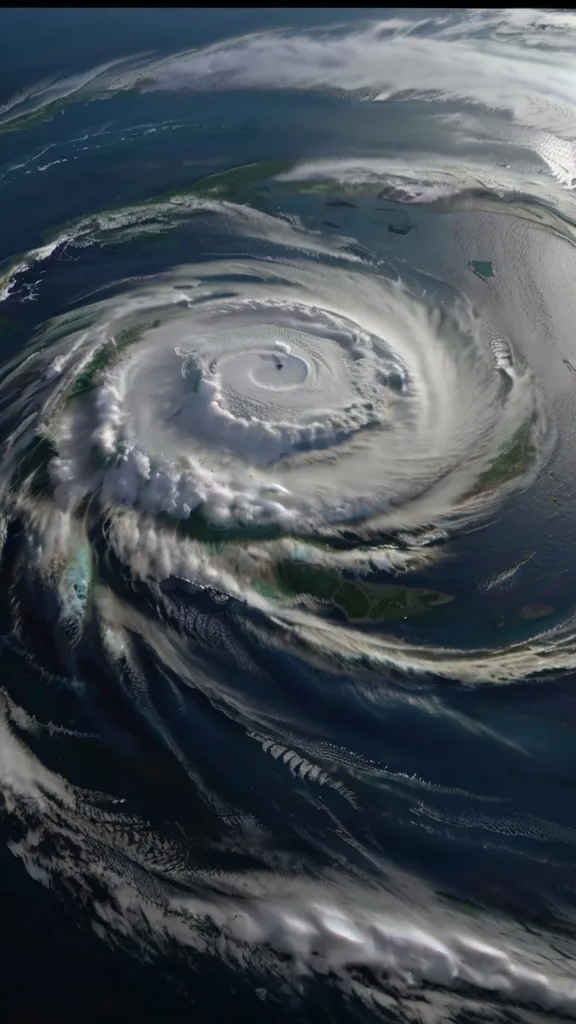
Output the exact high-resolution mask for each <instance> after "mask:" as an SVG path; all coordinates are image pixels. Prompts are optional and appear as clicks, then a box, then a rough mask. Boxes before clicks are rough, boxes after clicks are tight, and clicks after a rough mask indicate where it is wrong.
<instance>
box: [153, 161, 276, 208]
mask: <svg viewBox="0 0 576 1024" xmlns="http://www.w3.org/2000/svg"><path fill="white" fill-rule="evenodd" d="M291 166H292V164H291V163H288V162H287V161H285V160H260V161H258V162H257V163H253V164H243V165H242V166H240V167H232V168H231V169H230V170H228V171H220V172H219V173H217V174H207V175H206V177H204V178H199V179H198V180H197V181H194V182H192V184H191V185H180V186H178V187H177V188H173V189H171V190H170V191H169V192H164V193H162V195H159V196H155V197H154V198H153V199H151V200H149V201H150V202H153V203H158V202H162V200H166V199H171V198H172V197H176V196H184V195H197V196H218V197H219V198H220V199H222V198H231V197H232V196H234V195H235V194H236V192H237V190H238V189H240V188H246V187H247V186H252V185H256V184H257V183H261V182H263V181H266V179H268V178H273V177H275V176H276V175H277V174H280V173H281V172H282V171H286V170H288V169H289V168H290V167H291ZM254 191H255V192H256V194H257V195H262V189H261V188H260V189H257V190H256V189H255V190H254Z"/></svg>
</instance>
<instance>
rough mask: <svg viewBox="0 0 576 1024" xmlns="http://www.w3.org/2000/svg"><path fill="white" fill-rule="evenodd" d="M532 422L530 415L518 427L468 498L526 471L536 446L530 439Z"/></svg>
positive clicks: (489, 489)
mask: <svg viewBox="0 0 576 1024" xmlns="http://www.w3.org/2000/svg"><path fill="white" fill-rule="evenodd" d="M532 423H533V417H530V418H529V419H527V420H525V421H524V423H522V424H521V425H520V426H519V427H518V429H517V430H516V431H515V433H514V434H512V437H510V438H509V439H508V441H507V442H506V444H504V445H503V447H502V448H501V449H500V452H499V453H498V455H497V456H496V458H495V459H494V461H493V462H492V464H491V465H490V466H488V469H486V470H485V471H484V472H483V473H482V474H481V476H479V478H478V480H477V481H476V483H475V485H474V487H473V489H472V491H471V492H470V493H469V494H468V495H466V497H467V498H470V497H475V496H476V495H477V494H481V493H482V492H483V491H491V490H495V488H497V487H500V486H501V485H502V484H504V483H507V481H508V480H513V479H514V477H515V476H519V475H520V474H521V473H522V472H523V471H524V469H525V468H526V465H527V463H528V462H529V460H530V458H531V457H532V456H533V454H534V446H533V445H532V443H531V440H530V430H531V427H532Z"/></svg>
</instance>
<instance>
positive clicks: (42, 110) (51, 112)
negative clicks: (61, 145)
mask: <svg viewBox="0 0 576 1024" xmlns="http://www.w3.org/2000/svg"><path fill="white" fill-rule="evenodd" d="M63 106H64V103H63V101H62V100H55V101H54V102H53V103H47V104H46V105H45V106H43V107H36V108H35V109H34V110H27V111H25V112H24V113H22V114H16V115H15V116H14V117H11V118H10V119H9V120H7V121H0V134H1V133H2V132H15V131H19V130H20V129H21V128H32V127H33V126H34V125H35V124H40V122H42V121H51V120H52V118H53V117H54V116H55V115H56V114H57V113H58V112H59V111H60V110H62V107H63Z"/></svg>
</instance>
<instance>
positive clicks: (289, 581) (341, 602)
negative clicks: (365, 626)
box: [257, 559, 454, 622]
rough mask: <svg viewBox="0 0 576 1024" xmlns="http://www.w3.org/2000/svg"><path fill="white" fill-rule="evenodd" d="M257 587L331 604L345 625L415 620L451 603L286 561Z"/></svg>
mask: <svg viewBox="0 0 576 1024" xmlns="http://www.w3.org/2000/svg"><path fill="white" fill-rule="evenodd" d="M257 586H258V587H259V589H261V590H264V592H266V591H268V592H269V593H270V592H274V590H275V591H276V593H278V591H279V592H280V594H284V595H285V596H286V597H291V598H293V597H302V598H304V597H306V596H308V597H312V598H314V599H315V600H317V601H321V602H323V603H326V604H331V605H334V606H335V607H337V608H339V609H340V610H341V611H342V612H344V614H345V616H346V618H347V619H348V621H349V622H394V621H395V620H398V619H406V618H415V617H419V616H422V615H425V614H426V613H427V612H429V611H431V610H432V609H433V608H438V607H439V606H440V605H444V604H448V603H450V602H451V601H453V600H454V598H453V597H452V596H451V595H449V594H443V593H441V592H439V591H437V590H424V589H422V588H420V587H406V586H401V585H397V584H381V583H367V582H365V581H364V580H362V579H356V580H352V579H347V578H344V577H343V576H342V575H341V574H340V573H339V572H337V571H335V570H333V569H325V568H322V567H320V566H316V565H310V564H308V563H306V562H298V561H292V560H288V559H286V560H283V561H281V562H279V563H278V564H277V565H276V566H275V571H274V580H273V581H269V582H268V583H267V584H266V583H264V585H263V586H260V585H259V584H257Z"/></svg>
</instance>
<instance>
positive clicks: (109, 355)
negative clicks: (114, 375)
mask: <svg viewBox="0 0 576 1024" xmlns="http://www.w3.org/2000/svg"><path fill="white" fill-rule="evenodd" d="M160 323H161V321H160V320H154V321H151V322H148V323H141V324H134V325H133V326H132V327H126V328H124V330H122V331H119V332H118V334H117V335H116V337H115V338H113V339H111V340H110V341H108V342H107V343H106V344H105V345H102V346H101V348H99V349H98V350H97V351H96V352H95V353H94V355H93V357H92V359H91V360H90V362H89V363H88V365H87V367H86V368H85V369H84V370H83V371H82V373H81V374H79V376H78V377H77V378H76V380H75V381H74V386H73V388H72V390H71V391H70V393H69V395H68V398H69V399H71V398H77V397H78V396H79V395H82V394H84V393H85V392H86V391H90V390H91V389H92V388H93V387H94V385H95V384H96V381H97V379H98V377H99V375H100V373H101V372H102V371H103V370H105V369H106V367H107V366H110V364H111V363H113V362H115V361H116V359H117V358H118V356H119V355H120V353H121V352H123V351H124V349H126V348H128V346H129V345H133V344H134V342H136V341H139V340H140V338H141V337H142V335H143V334H144V333H145V332H146V331H149V330H151V329H152V328H155V327H159V326H160Z"/></svg>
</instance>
